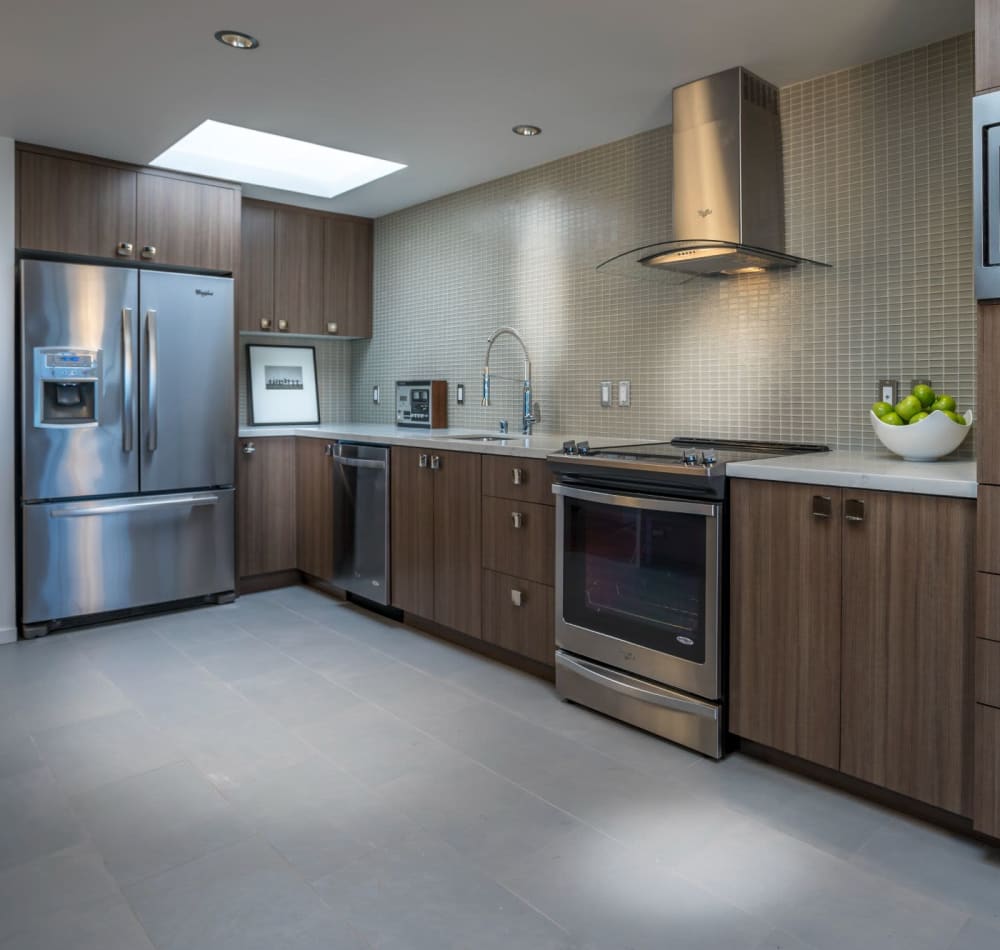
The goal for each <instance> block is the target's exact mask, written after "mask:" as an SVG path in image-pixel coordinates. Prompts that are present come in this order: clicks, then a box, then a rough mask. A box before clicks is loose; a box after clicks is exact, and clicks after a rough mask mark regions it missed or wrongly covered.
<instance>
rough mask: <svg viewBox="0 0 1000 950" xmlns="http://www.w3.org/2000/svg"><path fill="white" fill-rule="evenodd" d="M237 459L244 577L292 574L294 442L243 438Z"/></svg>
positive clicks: (277, 439) (241, 565) (293, 564)
mask: <svg viewBox="0 0 1000 950" xmlns="http://www.w3.org/2000/svg"><path fill="white" fill-rule="evenodd" d="M248 447H251V448H253V450H254V451H253V452H251V453H248V452H247V451H246V450H247V448H248ZM239 459H240V464H239V484H238V486H237V495H238V498H239V502H238V514H239V525H238V528H237V530H238V534H239V558H238V560H239V571H240V577H253V576H254V575H256V574H270V573H272V572H274V571H287V570H294V569H295V560H296V550H295V439H294V438H270V437H269V438H264V439H256V440H255V439H241V440H240V455H239Z"/></svg>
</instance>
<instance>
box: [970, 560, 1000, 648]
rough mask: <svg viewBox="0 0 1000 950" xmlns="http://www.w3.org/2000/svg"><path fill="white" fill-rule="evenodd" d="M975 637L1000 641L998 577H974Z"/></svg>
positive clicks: (999, 588)
mask: <svg viewBox="0 0 1000 950" xmlns="http://www.w3.org/2000/svg"><path fill="white" fill-rule="evenodd" d="M976 636H977V637H982V639H983V640H998V641H1000V575H998V574H977V575H976Z"/></svg>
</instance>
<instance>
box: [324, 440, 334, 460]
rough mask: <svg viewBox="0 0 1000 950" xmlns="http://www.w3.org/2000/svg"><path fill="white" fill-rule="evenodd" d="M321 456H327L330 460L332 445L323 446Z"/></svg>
mask: <svg viewBox="0 0 1000 950" xmlns="http://www.w3.org/2000/svg"><path fill="white" fill-rule="evenodd" d="M323 454H324V455H329V456H330V457H331V458H332V457H333V445H332V444H330V443H327V444H326V445H325V446H323Z"/></svg>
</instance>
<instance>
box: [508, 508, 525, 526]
mask: <svg viewBox="0 0 1000 950" xmlns="http://www.w3.org/2000/svg"><path fill="white" fill-rule="evenodd" d="M510 523H511V524H512V525H513V526H514V527H515V528H520V527H521V525H523V524H524V515H523V514H522V513H521V512H520V511H512V512H511V513H510Z"/></svg>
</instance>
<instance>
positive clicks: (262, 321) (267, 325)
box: [260, 317, 271, 330]
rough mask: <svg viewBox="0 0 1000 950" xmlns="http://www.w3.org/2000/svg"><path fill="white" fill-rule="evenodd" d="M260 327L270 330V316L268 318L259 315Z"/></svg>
mask: <svg viewBox="0 0 1000 950" xmlns="http://www.w3.org/2000/svg"><path fill="white" fill-rule="evenodd" d="M260 328H261V329H262V330H270V329H271V320H270V318H268V317H261V318H260Z"/></svg>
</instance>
